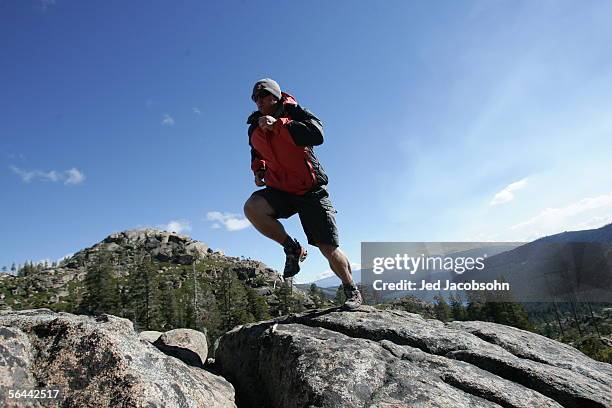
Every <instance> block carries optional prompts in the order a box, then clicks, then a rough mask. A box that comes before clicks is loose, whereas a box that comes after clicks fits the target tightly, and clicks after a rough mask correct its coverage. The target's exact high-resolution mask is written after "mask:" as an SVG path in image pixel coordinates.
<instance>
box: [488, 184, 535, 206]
mask: <svg viewBox="0 0 612 408" xmlns="http://www.w3.org/2000/svg"><path fill="white" fill-rule="evenodd" d="M526 185H527V179H526V178H524V179H522V180H519V181H515V182H514V183H511V184H508V185H507V186H506V188H504V189H503V190H502V191H500V192H499V193H497V194H495V196H494V197H493V199H492V200H491V202H490V203H489V205H491V206H493V205H498V204H504V203H507V202H510V201H512V200H514V193H515V192H517V191H518V190H520V189H521V188H523V187H525V186H526Z"/></svg>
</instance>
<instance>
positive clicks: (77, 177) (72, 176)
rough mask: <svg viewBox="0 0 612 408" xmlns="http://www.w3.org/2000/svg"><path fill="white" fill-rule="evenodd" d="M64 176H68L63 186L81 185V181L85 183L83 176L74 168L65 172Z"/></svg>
mask: <svg viewBox="0 0 612 408" xmlns="http://www.w3.org/2000/svg"><path fill="white" fill-rule="evenodd" d="M66 174H67V175H68V178H67V179H66V181H65V182H64V183H65V184H81V183H82V182H83V181H85V174H83V172H82V171H79V170H78V169H76V168H74V167H73V168H71V169H70V170H67V171H66Z"/></svg>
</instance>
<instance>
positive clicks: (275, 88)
mask: <svg viewBox="0 0 612 408" xmlns="http://www.w3.org/2000/svg"><path fill="white" fill-rule="evenodd" d="M260 91H268V92H270V93H271V94H272V95H274V96H275V97H276V99H279V100H280V99H281V97H282V95H281V89H280V86H279V85H278V83H277V82H276V81H275V80H273V79H270V78H264V79H260V80H259V81H257V82H255V85H254V86H253V93H252V94H251V99H253V100H256V95H257V94H258V93H259V92H260Z"/></svg>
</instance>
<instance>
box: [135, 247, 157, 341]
mask: <svg viewBox="0 0 612 408" xmlns="http://www.w3.org/2000/svg"><path fill="white" fill-rule="evenodd" d="M156 275H157V274H156V270H155V267H154V265H153V263H152V261H151V258H150V257H148V256H147V257H144V256H141V258H140V260H139V261H138V262H137V263H136V265H135V266H134V268H133V269H132V271H131V272H130V276H129V279H128V281H129V287H130V292H129V296H128V303H129V305H130V308H131V309H132V311H133V314H134V317H133V321H134V323H135V324H136V325H137V326H138V327H139V328H140V329H143V330H158V329H161V325H162V320H163V317H162V313H161V307H160V290H159V282H158V278H157V276H156Z"/></svg>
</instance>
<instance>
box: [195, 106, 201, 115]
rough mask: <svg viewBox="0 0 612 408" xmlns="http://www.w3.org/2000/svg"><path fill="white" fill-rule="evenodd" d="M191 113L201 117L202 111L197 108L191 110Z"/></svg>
mask: <svg viewBox="0 0 612 408" xmlns="http://www.w3.org/2000/svg"><path fill="white" fill-rule="evenodd" d="M193 113H195V114H196V115H201V114H202V111H201V110H200V109H199V108H193Z"/></svg>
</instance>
